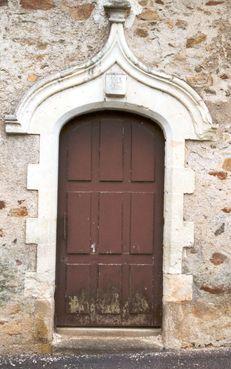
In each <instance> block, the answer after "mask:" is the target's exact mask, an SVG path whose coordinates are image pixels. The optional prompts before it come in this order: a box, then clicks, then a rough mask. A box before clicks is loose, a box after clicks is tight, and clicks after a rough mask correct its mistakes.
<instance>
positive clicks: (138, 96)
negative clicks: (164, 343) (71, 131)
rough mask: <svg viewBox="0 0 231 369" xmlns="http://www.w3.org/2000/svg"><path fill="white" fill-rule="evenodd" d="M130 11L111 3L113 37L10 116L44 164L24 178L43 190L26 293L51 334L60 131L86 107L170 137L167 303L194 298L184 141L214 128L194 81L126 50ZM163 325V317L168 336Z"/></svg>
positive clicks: (10, 125) (38, 88)
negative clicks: (185, 258) (40, 303)
mask: <svg viewBox="0 0 231 369" xmlns="http://www.w3.org/2000/svg"><path fill="white" fill-rule="evenodd" d="M121 4H122V5H121ZM127 9H128V6H127V3H126V2H123V1H122V2H118V1H115V2H114V3H113V4H109V5H108V6H107V10H108V12H109V16H110V22H111V23H112V24H111V30H110V35H109V38H108V41H107V43H106V45H105V46H104V48H103V49H102V50H101V51H100V52H99V54H98V55H96V56H95V57H93V58H92V59H91V60H90V61H88V62H87V63H85V64H84V65H82V66H77V67H74V68H70V69H67V70H65V71H63V72H60V73H56V74H54V75H52V76H49V77H48V78H45V79H43V80H42V81H40V82H38V83H36V84H35V85H34V86H33V87H32V88H31V89H30V90H29V91H28V92H27V93H26V95H25V96H24V97H23V99H22V100H21V102H20V104H19V106H18V108H17V110H16V113H15V116H7V117H6V118H5V121H6V132H7V133H8V134H38V135H40V158H39V164H29V166H28V178H27V188H28V190H38V217H37V218H30V219H28V220H27V223H26V242H27V243H36V244H37V245H38V249H37V270H36V272H33V273H32V272H31V273H28V274H27V276H26V279H25V294H26V295H27V296H33V297H35V298H37V299H42V300H45V301H47V302H48V303H49V304H50V306H51V310H50V315H49V316H47V321H48V323H47V324H48V328H49V332H50V333H51V336H52V333H53V305H54V289H55V258H56V219H57V179H58V145H59V132H60V130H61V128H62V126H63V125H64V124H65V123H66V122H67V121H69V120H70V119H71V118H72V117H74V116H77V115H80V114H83V113H86V112H92V111H97V110H105V109H118V110H124V111H130V112H133V113H137V114H140V115H144V116H147V117H149V118H151V119H152V120H153V122H154V123H155V124H156V122H158V124H159V125H160V126H161V127H162V129H163V131H164V134H165V138H166V162H165V189H164V192H165V200H164V201H165V204H164V242H163V247H164V266H163V273H164V304H165V303H168V302H171V301H174V302H176V301H187V300H190V299H192V276H191V275H186V274H182V250H183V248H184V247H189V246H192V245H193V242H194V224H193V223H192V222H185V221H184V220H183V198H184V194H185V193H192V192H193V191H194V172H193V171H192V170H191V169H189V168H185V166H184V152H185V140H188V139H191V140H208V139H211V138H212V136H213V133H214V127H213V126H212V121H211V117H210V114H209V112H208V110H207V107H206V106H205V104H204V102H203V100H202V99H201V97H200V96H199V95H198V94H197V93H196V92H195V91H194V90H193V89H192V88H191V87H190V86H189V85H187V84H186V83H185V82H184V81H182V80H180V79H179V78H177V77H175V76H171V75H167V74H165V73H161V72H159V71H156V70H154V69H151V68H149V67H146V66H144V65H143V64H142V63H140V62H139V61H138V60H137V59H136V57H135V56H134V55H133V54H132V52H131V51H130V50H129V48H128V45H127V43H126V39H125V36H124V27H123V23H124V20H125V13H126V10H127ZM176 283H177V286H178V288H177V290H176V289H175V286H176ZM48 314H49V313H48ZM166 319H167V314H164V320H166ZM165 326H166V324H165V321H164V322H163V334H164V335H165V334H166V332H164V330H165Z"/></svg>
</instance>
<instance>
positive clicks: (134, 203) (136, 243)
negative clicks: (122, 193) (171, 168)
mask: <svg viewBox="0 0 231 369" xmlns="http://www.w3.org/2000/svg"><path fill="white" fill-rule="evenodd" d="M153 213H154V194H153V193H133V194H131V241H130V252H131V254H152V253H153V233H154V217H153Z"/></svg>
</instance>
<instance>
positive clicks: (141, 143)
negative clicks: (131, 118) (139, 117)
mask: <svg viewBox="0 0 231 369" xmlns="http://www.w3.org/2000/svg"><path fill="white" fill-rule="evenodd" d="M131 156H132V168H131V170H132V178H131V179H132V181H141V182H145V181H154V180H155V146H154V139H153V133H152V131H151V130H150V129H149V128H147V127H146V126H145V125H144V124H132V152H131Z"/></svg>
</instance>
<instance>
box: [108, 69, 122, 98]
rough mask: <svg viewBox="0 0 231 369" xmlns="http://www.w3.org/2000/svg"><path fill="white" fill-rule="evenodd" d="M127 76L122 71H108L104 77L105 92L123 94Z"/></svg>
mask: <svg viewBox="0 0 231 369" xmlns="http://www.w3.org/2000/svg"><path fill="white" fill-rule="evenodd" d="M126 91H127V76H126V74H122V73H108V74H106V77H105V94H106V95H107V96H125V95H126Z"/></svg>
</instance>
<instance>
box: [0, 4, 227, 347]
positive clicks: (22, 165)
mask: <svg viewBox="0 0 231 369" xmlns="http://www.w3.org/2000/svg"><path fill="white" fill-rule="evenodd" d="M230 16H231V2H230V0H223V1H222V0H219V1H212V0H211V1H208V0H140V1H138V2H137V1H135V0H134V1H133V2H132V11H131V15H130V16H129V18H128V20H127V23H126V27H127V28H126V38H127V41H128V44H129V46H130V48H131V49H132V50H133V52H134V54H135V55H136V56H137V57H138V58H139V59H140V60H142V61H143V62H144V63H146V64H148V65H150V66H152V67H155V68H158V69H159V70H160V71H165V72H167V73H170V74H174V75H176V76H178V77H179V78H181V79H183V80H185V81H186V82H188V83H189V84H190V85H191V86H192V87H193V88H194V89H195V90H196V91H197V92H198V93H199V94H200V96H201V97H202V98H203V100H204V101H205V103H206V104H207V106H208V108H209V110H210V113H211V115H212V118H213V122H214V123H215V124H217V133H216V139H215V140H214V141H212V142H211V141H205V142H203V143H201V142H187V150H186V163H185V164H186V166H188V167H190V168H191V169H193V170H194V171H195V173H196V189H195V192H194V194H191V195H186V196H185V210H184V211H185V213H184V218H185V220H188V221H194V223H195V244H194V246H193V247H192V248H190V249H187V250H185V252H184V265H183V269H184V272H185V273H189V274H192V275H193V280H194V290H193V300H192V302H191V301H190V302H188V301H187V302H181V303H174V302H172V303H169V304H168V307H167V309H168V310H169V311H171V314H170V315H171V316H172V317H174V316H175V317H176V319H172V320H171V321H168V323H167V325H168V327H167V329H168V332H169V340H168V347H172V348H173V347H178V348H179V347H181V348H192V347H217V346H228V345H230V338H231V297H230V296H231V251H230V246H231V234H230V229H231V220H230V219H231V196H230V194H231V118H230V117H231V98H230V95H231V40H230V34H231V23H230ZM0 20H1V22H0V26H1V43H0V101H1V104H0V114H1V117H0V119H1V118H2V120H1V132H0V135H1V137H0V153H1V155H0V178H1V181H0V219H1V222H0V241H1V243H0V353H9V352H11V353H12V352H15V353H16V352H43V353H46V352H50V350H51V339H52V337H51V332H49V330H48V329H47V322H46V318H45V316H46V315H47V314H46V312H47V309H49V306H46V305H44V304H42V303H40V302H38V301H36V300H35V299H34V298H33V296H32V297H31V296H30V297H25V296H24V293H23V292H24V275H25V273H26V272H27V271H34V270H35V269H36V245H35V244H25V219H26V218H27V217H36V215H37V193H36V191H28V190H27V189H26V171H27V165H28V163H37V162H38V153H39V138H38V137H37V136H23V135H22V136H19V137H17V138H16V137H15V136H13V135H12V136H7V135H6V133H5V130H4V123H3V116H4V115H5V114H12V113H14V111H15V107H16V105H17V103H18V102H19V101H20V99H21V98H22V96H23V94H24V93H25V92H26V91H27V90H28V89H29V88H30V87H31V86H32V85H33V83H34V82H35V81H37V80H39V79H42V78H43V77H45V76H48V75H50V74H51V73H53V72H56V71H60V70H63V69H65V68H67V67H69V66H74V65H76V64H78V63H81V62H83V61H84V60H88V59H90V58H91V57H92V56H93V55H95V54H96V53H97V52H98V51H99V50H100V49H101V48H102V46H103V45H104V43H105V41H106V39H107V36H108V31H109V24H108V20H107V18H106V17H105V16H104V13H103V1H101V0H98V1H91V0H88V1H87V0H78V1H76V0H0ZM22 148H23V149H22Z"/></svg>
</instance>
